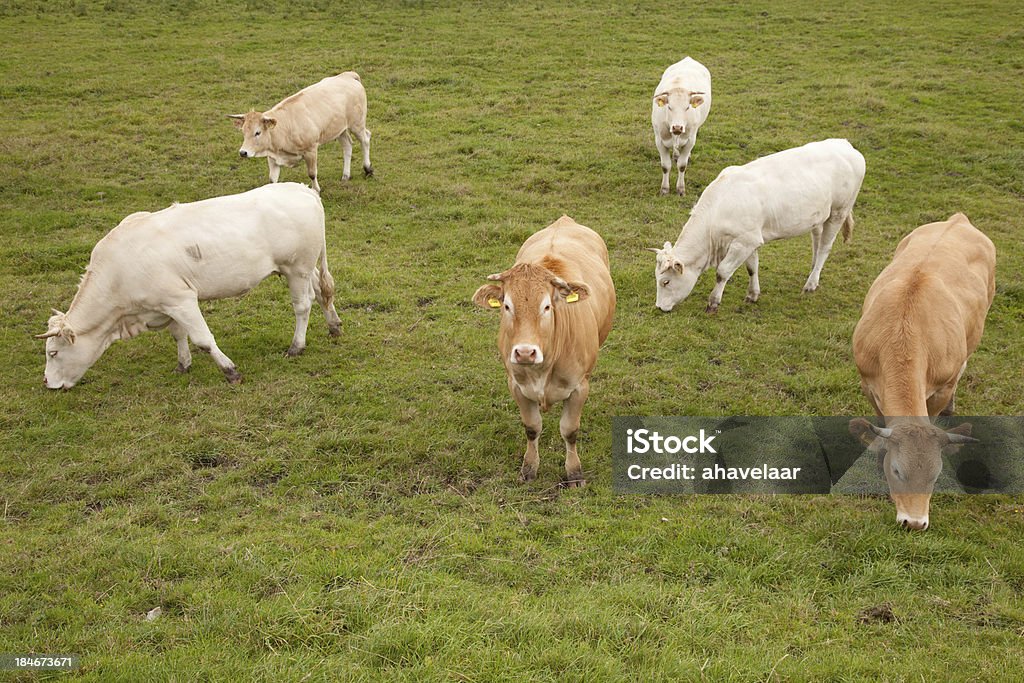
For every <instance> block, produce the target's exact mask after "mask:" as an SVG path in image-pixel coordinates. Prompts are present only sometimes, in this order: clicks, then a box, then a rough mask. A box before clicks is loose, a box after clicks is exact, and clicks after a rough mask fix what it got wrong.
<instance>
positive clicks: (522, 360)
mask: <svg viewBox="0 0 1024 683" xmlns="http://www.w3.org/2000/svg"><path fill="white" fill-rule="evenodd" d="M487 279H488V280H493V281H495V284H488V285H484V286H482V287H480V289H478V290H477V291H476V294H474V295H473V302H474V303H476V304H477V305H478V306H482V307H483V308H493V309H500V310H501V312H502V313H501V327H500V329H499V332H498V350H499V351H500V352H501V356H502V359H503V361H504V363H505V370H506V372H507V374H508V388H509V391H510V392H511V394H512V397H513V398H514V399H515V401H516V403H517V404H518V405H519V412H520V414H521V415H522V419H523V426H524V427H525V428H526V439H527V441H526V455H525V456H523V467H522V470H521V471H520V476H519V480H520V481H532V480H534V479H536V478H537V466H538V464H539V462H540V456H539V454H538V453H537V442H538V440H539V438H540V432H541V424H542V423H541V416H540V414H541V411H546V410H547V409H548V408H549V407H550V406H551V404H553V403H557V402H559V401H564V402H565V403H564V406H563V408H562V418H561V421H560V422H559V427H560V431H561V434H562V438H563V439H564V440H565V474H566V479H567V486H569V487H577V486H584V485H585V484H586V480H585V479H584V478H583V472H582V470H581V468H580V458H579V455H577V453H576V436H577V433H578V431H579V428H580V415H581V414H582V412H583V404H584V403H585V402H586V400H587V394H588V393H589V392H590V382H589V377H590V373H591V371H592V370H593V369H594V364H595V363H596V362H597V353H598V350H599V349H600V347H601V344H602V343H604V340H605V337H607V336H608V332H609V331H610V330H611V328H612V317H613V316H614V314H615V285H613V284H612V278H611V273H610V271H609V269H608V249H607V247H606V246H605V244H604V240H602V239H601V236H600V235H598V234H597V233H596V232H594V231H593V230H591V229H590V228H586V227H584V226H582V225H579V224H577V223H576V221H574V220H573V219H571V218H569V217H568V216H562V217H561V218H559V219H558V220H557V221H555V222H554V223H552V224H551V225H549V226H548V227H546V228H544V229H543V230H541V231H539V232H536V233H534V234H533V235H532V236H531V237H530V238H529V239H528V240H526V242H525V243H523V246H522V248H520V249H519V253H518V254H517V255H516V262H515V265H514V266H512V267H511V268H509V269H508V270H506V271H505V272H503V273H497V274H494V275H489V276H488V277H487Z"/></svg>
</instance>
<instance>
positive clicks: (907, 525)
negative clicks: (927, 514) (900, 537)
mask: <svg viewBox="0 0 1024 683" xmlns="http://www.w3.org/2000/svg"><path fill="white" fill-rule="evenodd" d="M900 524H902V525H903V528H904V529H913V530H914V531H924V530H926V529H927V528H928V520H927V519H904V520H903V521H902V522H900Z"/></svg>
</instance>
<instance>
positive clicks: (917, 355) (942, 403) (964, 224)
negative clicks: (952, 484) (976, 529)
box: [850, 213, 996, 529]
mask: <svg viewBox="0 0 1024 683" xmlns="http://www.w3.org/2000/svg"><path fill="white" fill-rule="evenodd" d="M995 266H996V248H995V246H994V245H993V244H992V241H991V240H990V239H989V238H988V237H986V236H985V235H984V234H983V233H982V232H981V231H979V230H978V229H977V228H975V227H974V226H973V225H971V222H970V221H969V220H968V219H967V216H965V215H963V214H962V213H957V214H953V215H952V216H950V218H949V220H946V221H943V222H940V223H929V224H927V225H922V226H921V227H919V228H917V229H916V230H914V231H913V232H911V233H910V234H909V235H907V236H906V237H905V238H903V241H902V242H900V244H899V246H898V247H897V248H896V254H895V255H894V256H893V259H892V262H891V263H890V264H889V265H888V266H886V268H885V270H883V271H882V272H881V274H880V275H879V276H878V278H877V279H876V280H875V282H874V284H872V285H871V289H869V290H868V295H867V298H866V299H865V300H864V308H863V309H862V311H861V317H860V322H858V323H857V328H856V329H855V330H854V332H853V356H854V359H855V360H856V362H857V369H858V370H859V371H860V377H861V389H862V390H863V392H864V395H865V396H867V399H868V401H869V402H870V403H871V405H872V407H873V408H874V409H875V412H876V413H877V414H878V415H879V416H880V417H882V418H883V419H884V420H885V424H886V427H884V428H880V427H875V426H874V425H871V424H869V423H868V422H867V421H866V420H853V421H852V422H851V423H850V430H851V432H853V433H854V434H855V435H857V436H860V437H862V438H863V439H864V440H865V442H867V443H870V444H871V446H872V449H873V450H876V451H878V452H880V453H882V454H883V455H882V457H883V460H882V466H883V470H884V472H885V478H886V480H887V481H888V483H889V494H890V496H891V497H892V499H893V502H894V503H895V504H896V521H897V522H899V523H900V524H902V525H903V526H906V527H909V528H911V529H927V528H928V503H929V500H930V499H931V494H932V490H933V488H934V486H935V481H936V479H938V476H939V473H940V472H941V470H942V451H943V449H946V452H947V453H948V452H949V449H956V448H959V446H958V445H957V444H962V443H967V442H971V441H976V439H972V438H970V436H969V434H970V433H971V425H970V424H969V423H965V424H962V425H960V426H959V427H956V428H955V429H953V430H951V431H950V432H945V431H943V430H942V429H940V428H939V427H937V426H935V425H934V424H932V422H931V419H930V418H933V417H935V416H937V415H952V413H953V409H954V407H955V392H956V385H957V382H959V381H960V377H961V376H962V375H963V373H964V370H965V369H966V367H967V359H968V358H970V356H971V354H972V353H973V352H974V350H975V349H976V348H978V343H979V342H980V341H981V334H982V331H983V330H984V328H985V315H986V313H988V309H989V306H991V305H992V297H993V295H994V293H995Z"/></svg>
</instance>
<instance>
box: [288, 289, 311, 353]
mask: <svg viewBox="0 0 1024 683" xmlns="http://www.w3.org/2000/svg"><path fill="white" fill-rule="evenodd" d="M287 278H288V291H289V292H290V293H291V297H292V310H293V311H295V335H294V336H293V337H292V345H291V346H289V347H288V355H289V356H298V355H301V354H302V352H303V351H305V350H306V328H307V327H308V326H309V312H310V310H312V308H313V296H314V295H313V283H312V282H311V279H312V275H310V274H307V275H305V276H300V275H296V274H294V273H292V274H290V275H288V276H287Z"/></svg>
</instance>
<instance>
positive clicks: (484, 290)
mask: <svg viewBox="0 0 1024 683" xmlns="http://www.w3.org/2000/svg"><path fill="white" fill-rule="evenodd" d="M487 279H488V280H491V281H492V284H487V285H484V286H482V287H480V289H478V290H476V294H474V295H473V303H475V304H476V305H477V306H481V307H483V308H490V309H494V310H498V311H501V339H502V340H507V345H506V344H502V347H503V348H505V347H507V349H508V354H509V356H508V359H507V360H508V362H509V363H511V364H512V365H542V364H543V363H544V359H545V350H550V348H551V343H552V339H553V338H554V331H555V319H556V317H557V316H558V315H559V311H561V310H562V308H563V307H565V306H574V305H576V304H577V303H578V302H580V301H583V300H584V299H586V298H587V297H588V296H589V295H590V290H589V289H588V288H587V285H586V284H585V283H583V282H566V281H565V280H563V279H562V278H560V277H558V276H557V275H555V274H554V273H552V272H551V271H550V270H548V269H547V268H545V267H544V266H541V265H538V264H535V263H520V264H518V265H516V266H513V267H512V268H510V269H509V270H506V271H505V272H504V273H496V274H494V275H488V276H487Z"/></svg>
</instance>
